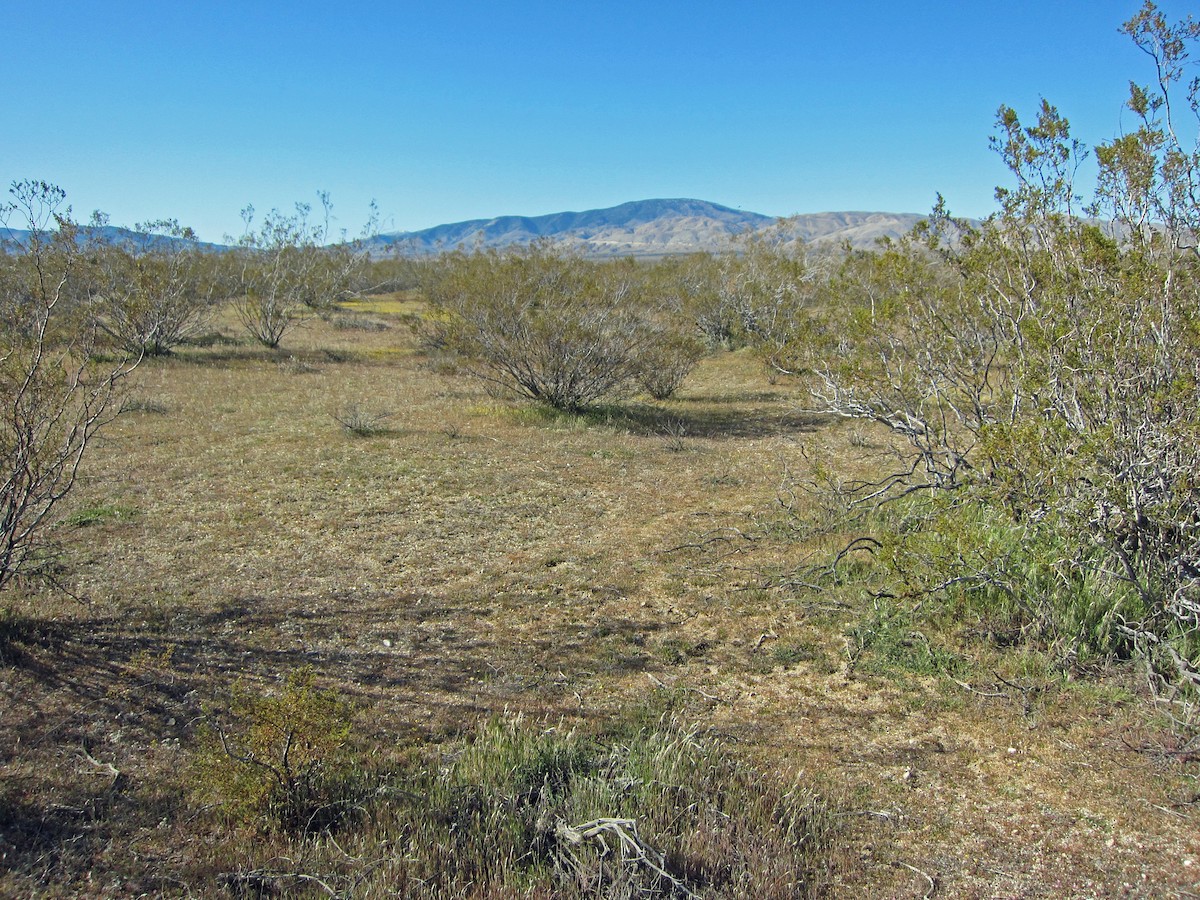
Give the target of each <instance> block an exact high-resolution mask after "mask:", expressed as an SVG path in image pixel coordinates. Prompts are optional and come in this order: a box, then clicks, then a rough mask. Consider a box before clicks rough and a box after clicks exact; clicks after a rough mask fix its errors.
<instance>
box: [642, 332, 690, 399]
mask: <svg viewBox="0 0 1200 900" xmlns="http://www.w3.org/2000/svg"><path fill="white" fill-rule="evenodd" d="M703 357H704V345H703V344H702V343H701V342H700V341H699V340H697V339H696V338H694V337H692V336H691V335H689V334H687V333H684V332H680V331H676V332H673V333H668V334H665V335H663V337H662V338H661V340H659V341H657V342H656V343H655V344H654V345H652V346H650V347H647V348H646V350H645V352H644V353H642V354H641V358H640V360H639V362H638V373H637V380H638V385H639V386H640V387H641V388H642V390H644V391H645V392H646V393H647V394H649V395H650V396H651V397H653V398H654V399H655V400H667V399H669V398H670V397H673V396H674V395H675V392H676V391H677V390H679V387H680V385H682V384H683V382H684V380H685V379H686V378H687V377H688V375H690V374H691V372H692V369H694V368H696V364H697V363H698V362H700V360H701V359H702V358H703Z"/></svg>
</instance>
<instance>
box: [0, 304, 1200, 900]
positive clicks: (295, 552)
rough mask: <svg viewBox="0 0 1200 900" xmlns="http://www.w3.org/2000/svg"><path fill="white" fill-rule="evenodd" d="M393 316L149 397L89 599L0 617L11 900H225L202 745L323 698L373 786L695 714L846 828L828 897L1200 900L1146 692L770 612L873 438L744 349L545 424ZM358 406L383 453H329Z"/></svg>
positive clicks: (81, 524) (839, 619)
mask: <svg viewBox="0 0 1200 900" xmlns="http://www.w3.org/2000/svg"><path fill="white" fill-rule="evenodd" d="M407 309H408V305H407V304H406V303H404V302H400V301H395V302H390V303H380V304H376V305H374V306H373V307H367V308H360V309H358V310H356V311H351V312H350V313H347V316H350V317H355V316H356V317H359V318H361V319H369V320H370V321H372V322H380V323H384V324H386V325H389V326H390V327H388V328H386V329H385V330H379V331H372V330H364V329H357V328H346V327H344V326H345V324H346V321H348V320H345V321H342V325H343V327H341V328H338V327H334V325H333V324H331V323H329V322H320V321H314V322H313V323H311V324H310V325H308V326H307V327H305V328H304V329H302V330H299V331H297V332H295V333H294V334H293V335H291V336H289V338H288V339H286V340H285V345H286V346H287V348H288V349H287V350H285V351H283V352H282V353H279V354H275V353H267V352H265V351H260V350H257V349H254V348H253V347H251V346H250V345H248V344H245V343H241V342H236V343H225V342H221V343H215V344H213V345H212V346H208V347H189V348H185V349H184V350H182V351H180V352H179V353H177V354H176V355H175V356H174V357H172V358H168V359H166V360H163V361H155V360H151V361H147V362H146V363H145V364H143V366H142V367H141V368H140V370H139V371H138V373H137V375H136V380H135V383H134V385H133V386H132V390H131V395H130V399H131V401H132V402H131V403H130V404H129V407H130V408H129V411H128V412H126V413H125V414H123V415H122V416H121V417H120V418H119V419H118V420H117V422H115V423H114V424H113V426H112V427H111V428H110V429H109V430H108V431H107V432H105V433H104V436H103V440H102V441H101V442H100V443H99V444H98V445H97V446H96V447H95V452H94V453H93V454H92V456H91V457H90V458H89V459H88V460H87V461H86V463H85V469H84V472H83V476H82V478H81V481H80V483H79V485H78V486H77V489H76V491H75V493H74V494H73V495H72V496H71V497H70V498H69V508H67V509H65V510H64V512H65V513H66V521H65V522H64V524H63V525H62V526H60V527H59V528H58V529H57V533H56V537H57V539H58V540H59V541H60V542H61V544H62V547H63V551H64V556H63V578H64V580H65V583H67V584H69V586H70V587H71V589H72V590H73V591H74V592H75V593H76V594H78V595H79V597H81V598H84V599H83V602H79V601H76V600H72V599H70V598H68V597H66V596H64V595H63V594H62V593H61V592H56V591H53V590H50V589H33V588H30V589H27V590H25V591H24V592H23V593H15V594H12V595H10V596H9V597H7V598H5V599H4V600H3V603H4V604H5V605H7V606H8V607H9V612H8V614H7V618H6V619H4V620H3V629H4V637H3V640H0V697H2V698H3V699H2V700H0V777H2V782H0V895H4V896H28V895H38V896H84V895H86V896H138V895H156V894H160V893H166V894H177V895H198V896H203V895H208V894H219V893H220V888H219V885H218V883H217V882H216V881H215V880H213V879H214V873H217V872H221V871H228V870H229V869H231V868H233V867H235V866H237V865H238V863H239V860H238V858H237V856H238V852H239V851H238V850H237V846H238V845H237V843H236V841H234V840H232V839H231V838H230V837H229V836H228V835H222V834H219V833H217V832H216V831H214V828H213V826H211V825H210V824H208V820H207V819H206V818H205V817H204V815H203V810H201V809H198V808H195V806H194V804H192V803H191V802H190V801H189V800H188V799H187V797H188V794H187V782H188V778H189V777H190V776H189V774H188V772H189V769H188V766H189V760H190V758H191V754H192V752H193V748H194V737H195V731H196V727H197V723H198V722H199V721H200V720H201V718H202V716H203V714H204V709H205V705H206V704H207V703H209V702H211V701H213V700H214V699H215V698H218V697H220V696H221V694H222V692H223V691H225V690H227V689H228V687H229V685H230V684H232V683H233V682H235V681H237V680H239V679H240V680H241V681H242V682H243V683H248V684H251V685H258V686H261V688H262V689H264V690H265V689H267V688H268V687H269V686H271V685H274V684H277V683H278V682H279V680H280V679H281V678H283V677H284V676H286V675H287V674H288V673H289V672H291V671H295V670H297V669H298V668H300V667H303V666H311V667H312V668H313V670H314V671H315V672H316V673H317V677H318V678H319V680H320V681H321V683H322V684H324V685H329V686H334V687H337V688H338V689H339V690H340V691H341V692H343V693H344V694H345V695H347V696H348V697H350V698H351V699H352V700H353V701H355V703H356V704H357V709H358V713H357V718H356V723H355V725H356V729H355V730H356V735H357V736H358V738H359V739H360V740H361V741H362V742H363V744H364V745H365V746H369V747H372V748H375V749H374V750H373V751H372V752H375V753H378V754H379V755H380V756H381V757H385V758H386V756H387V755H388V754H389V753H391V752H396V751H398V749H399V748H405V747H411V746H414V745H417V746H420V745H428V744H436V743H437V742H438V741H439V740H442V739H443V738H445V737H448V736H450V735H454V734H456V733H459V732H461V731H463V730H464V729H469V728H471V727H473V726H474V725H475V724H476V723H478V722H479V721H480V720H481V719H484V718H487V717H489V716H492V715H515V714H518V713H521V714H524V715H526V716H529V717H532V718H534V719H536V720H546V721H579V722H581V723H586V722H588V721H594V720H603V719H605V718H608V717H612V716H614V715H617V714H619V713H621V712H622V711H623V710H627V709H629V708H632V707H635V706H637V705H639V704H641V705H644V706H645V707H646V708H647V709H651V710H663V711H666V710H671V711H673V712H675V713H676V714H677V715H680V716H682V717H684V718H686V719H687V720H688V721H690V722H693V723H694V724H695V725H697V726H698V727H701V728H705V729H711V730H713V731H714V732H715V733H717V734H718V735H720V736H721V737H722V738H724V739H725V740H727V741H729V742H730V743H731V745H732V746H733V747H734V748H735V750H736V752H737V753H739V754H740V755H743V756H744V757H745V758H746V759H747V760H749V761H751V762H753V764H755V765H757V766H759V767H760V768H761V769H762V770H763V771H764V773H768V774H770V775H772V776H775V775H778V776H779V777H782V778H784V779H786V780H788V781H792V780H796V781H802V782H805V783H809V784H813V785H818V786H820V787H821V789H822V790H824V791H826V792H827V793H828V794H829V796H830V797H832V798H835V799H836V804H837V809H838V815H839V816H840V817H841V818H842V820H843V822H844V828H843V829H842V831H841V832H840V834H839V837H838V846H837V848H836V851H835V852H834V853H833V855H832V857H831V863H830V865H831V871H830V874H829V878H828V883H827V884H826V885H824V887H823V891H822V892H823V893H825V894H827V895H828V896H835V897H864V896H874V897H931V896H938V897H1122V896H1128V897H1170V896H1177V897H1187V896H1200V829H1198V828H1197V812H1198V804H1197V793H1198V791H1197V785H1196V781H1195V775H1196V771H1197V769H1196V765H1197V756H1196V753H1195V752H1194V751H1193V750H1190V749H1189V748H1187V747H1184V746H1182V745H1181V744H1180V743H1179V741H1178V740H1177V739H1176V738H1174V737H1173V736H1172V734H1171V732H1170V730H1169V729H1168V728H1166V727H1165V726H1164V724H1163V722H1162V721H1161V720H1160V719H1159V718H1158V717H1156V714H1155V711H1154V709H1153V705H1152V704H1151V703H1150V701H1149V699H1148V698H1147V697H1146V696H1145V692H1144V690H1143V689H1142V686H1141V683H1140V679H1139V676H1138V673H1137V670H1136V668H1134V667H1128V668H1120V667H1117V668H1113V669H1111V670H1108V671H1103V672H1097V673H1094V674H1091V675H1089V676H1087V677H1066V676H1063V675H1061V674H1057V673H1055V672H1053V671H1051V670H1049V669H1048V668H1047V667H1046V666H1045V665H1044V663H1042V662H1039V661H1038V660H1037V659H1036V658H1034V657H1033V656H1032V655H1029V656H1028V657H1027V656H1026V655H1023V652H1022V651H1020V650H1016V649H1010V650H999V649H997V650H984V649H981V650H979V651H978V652H977V653H975V654H974V655H973V656H971V657H970V660H971V661H970V663H969V665H968V668H967V669H966V670H964V671H963V672H960V674H959V675H958V676H957V677H949V676H946V675H936V674H934V675H928V674H916V673H912V672H905V671H887V670H885V669H880V668H879V667H878V666H869V665H864V664H860V661H859V658H858V657H857V656H856V654H855V652H854V647H853V642H852V640H851V639H850V637H849V634H850V630H851V629H853V628H854V627H855V626H856V625H859V624H860V623H862V622H865V621H870V618H871V615H872V613H873V609H872V601H871V599H870V598H869V597H866V596H864V595H862V594H861V592H858V593H856V592H853V591H830V592H826V593H814V592H804V591H798V590H780V589H777V588H771V587H770V586H769V584H768V583H767V581H766V580H765V579H764V577H763V573H764V572H765V571H768V570H771V569H773V568H775V567H778V566H779V565H780V564H781V562H782V561H785V560H786V559H787V558H788V556H789V554H794V553H795V552H796V550H795V548H794V547H790V546H789V545H788V543H787V541H786V539H785V538H783V537H772V531H771V528H770V527H769V523H770V522H771V519H772V516H773V515H774V513H773V512H772V510H773V508H776V507H777V502H776V501H777V498H778V496H779V490H780V484H781V482H782V481H783V479H784V478H785V474H786V473H788V472H791V473H793V474H794V473H796V472H797V471H800V470H803V468H804V467H806V466H811V465H813V464H814V461H820V462H821V463H823V464H825V465H830V466H835V467H836V466H851V465H853V464H854V463H853V456H854V446H855V444H857V443H860V442H861V440H862V436H861V435H859V434H856V433H854V432H853V430H852V429H851V428H850V427H849V426H846V425H844V424H842V423H839V422H836V421H831V420H826V419H823V418H821V417H819V416H814V415H811V414H807V413H804V412H803V411H801V410H800V409H799V407H800V406H802V404H803V398H801V397H800V396H799V395H798V393H797V390H796V388H795V387H793V386H789V385H787V384H777V385H771V384H768V383H767V382H766V380H765V378H764V377H763V375H762V373H761V370H760V369H759V367H758V365H757V364H756V363H755V362H754V360H753V359H751V358H750V357H748V356H743V355H741V354H724V355H720V356H715V357H713V358H710V359H708V360H706V361H705V362H704V363H703V364H702V366H701V368H700V369H699V370H698V371H697V372H696V373H694V375H693V376H692V378H691V379H690V380H689V381H688V382H687V384H685V386H684V388H683V390H682V391H681V392H680V394H679V396H678V397H677V398H676V399H674V400H671V401H667V402H663V403H656V404H651V403H649V402H642V401H637V400H633V401H629V402H627V403H623V404H619V405H616V406H614V407H613V408H611V409H608V410H606V411H600V412H599V413H596V414H592V415H589V416H586V417H580V416H574V417H572V416H563V415H549V414H545V413H542V412H540V411H538V410H536V409H531V408H529V407H525V406H522V405H520V404H513V403H509V402H505V401H502V400H498V399H494V398H492V397H489V396H488V395H487V393H486V392H484V391H483V390H482V389H481V388H480V386H479V385H478V384H477V383H475V382H473V381H471V380H469V379H467V378H465V377H463V376H459V375H455V374H454V373H453V372H452V371H449V368H450V367H449V366H447V365H446V364H445V363H443V362H440V361H438V360H435V359H429V358H428V357H426V356H424V355H423V354H421V353H420V352H418V351H417V349H416V347H415V345H414V341H413V338H412V336H411V334H410V333H409V331H408V330H407V329H406V328H405V327H404V326H403V325H402V324H401V322H400V318H399V314H401V313H403V312H405V311H407ZM226 332H227V334H229V335H233V334H234V331H233V329H231V328H229V329H227V330H226ZM354 404H357V405H358V407H359V409H360V411H362V412H363V413H365V414H368V415H370V414H372V413H379V414H380V416H381V418H380V419H379V420H378V422H377V423H376V424H377V426H378V428H377V430H376V433H374V434H371V435H368V436H360V435H356V434H352V433H350V432H348V431H347V430H346V429H344V428H343V427H342V426H341V425H340V424H339V423H338V421H336V418H335V416H336V415H340V414H342V413H344V412H345V410H346V409H348V408H349V407H350V406H351V405H354ZM385 413H386V414H387V418H382V415H383V414H385ZM735 529H736V531H734V530H735ZM739 533H740V534H742V535H747V536H749V537H752V538H754V539H753V540H748V539H744V538H741V537H738V536H737V535H738V534H739ZM716 536H730V537H731V538H732V539H731V540H730V541H725V540H716V541H713V540H711V538H713V537H716ZM731 549H738V550H741V551H742V552H739V553H736V554H732V555H731V554H730V553H729V552H728V551H729V550H731ZM942 639H944V640H946V641H953V640H955V639H956V635H955V634H954V633H953V631H952V630H951V631H948V632H947V633H946V634H945V635H943V636H942ZM964 652H966V651H964ZM244 852H245V856H246V859H247V860H250V859H251V858H252V857H253V850H252V848H246V849H245V851H244Z"/></svg>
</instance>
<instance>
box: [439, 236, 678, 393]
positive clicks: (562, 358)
mask: <svg viewBox="0 0 1200 900" xmlns="http://www.w3.org/2000/svg"><path fill="white" fill-rule="evenodd" d="M428 276H429V277H428V278H427V281H426V284H425V292H426V296H427V297H428V298H429V301H430V303H431V305H432V307H433V309H432V312H431V314H430V316H429V317H428V321H429V323H430V325H429V331H430V335H429V337H428V339H427V340H426V341H425V344H426V346H427V347H429V348H446V349H449V350H452V351H453V352H455V353H456V354H458V355H459V356H460V357H461V358H462V359H463V360H465V361H466V362H465V365H466V367H467V368H468V370H469V371H470V372H471V373H472V374H474V375H475V376H476V377H478V378H480V379H482V380H483V381H484V382H486V383H487V384H488V385H489V386H491V387H492V388H494V389H496V390H498V391H501V392H505V393H511V394H515V395H518V396H522V397H526V398H529V399H532V400H536V401H539V402H541V403H545V404H547V405H548V406H551V407H554V408H556V409H564V410H578V409H581V408H583V407H586V406H588V405H590V404H593V403H595V402H596V401H598V400H600V399H601V398H605V397H612V396H620V395H622V394H624V393H626V392H628V391H629V390H631V389H632V388H633V387H634V386H636V384H637V382H638V377H639V375H640V374H642V373H643V372H644V371H645V369H646V366H647V364H648V362H649V361H650V359H651V358H652V357H654V356H657V359H658V360H659V361H660V363H661V362H662V361H664V360H667V359H669V360H671V361H672V364H673V365H679V364H678V363H676V362H675V360H676V357H677V356H678V355H679V354H680V353H683V354H684V355H686V354H687V353H689V352H690V349H687V347H686V345H685V344H684V343H683V342H681V341H680V339H679V331H678V324H677V323H676V322H674V321H673V320H672V317H671V313H670V311H669V310H667V309H664V308H662V307H661V306H660V305H658V304H656V303H655V302H654V296H653V295H652V294H651V293H649V292H646V293H644V294H643V293H641V292H639V290H638V287H639V283H640V280H641V274H640V273H639V272H638V271H637V270H636V269H635V268H632V267H631V266H630V265H628V264H626V263H624V262H622V263H596V262H590V261H587V260H584V259H581V258H579V257H576V256H572V255H569V254H566V253H564V252H560V251H557V250H554V249H551V248H549V247H547V246H534V247H531V248H529V249H526V250H522V251H514V252H512V253H508V254H504V255H501V254H499V253H495V252H489V253H475V254H469V255H468V254H451V255H449V256H447V257H445V258H444V259H443V260H442V261H441V264H440V265H439V266H438V267H436V268H431V269H430V270H429V272H428Z"/></svg>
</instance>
